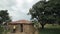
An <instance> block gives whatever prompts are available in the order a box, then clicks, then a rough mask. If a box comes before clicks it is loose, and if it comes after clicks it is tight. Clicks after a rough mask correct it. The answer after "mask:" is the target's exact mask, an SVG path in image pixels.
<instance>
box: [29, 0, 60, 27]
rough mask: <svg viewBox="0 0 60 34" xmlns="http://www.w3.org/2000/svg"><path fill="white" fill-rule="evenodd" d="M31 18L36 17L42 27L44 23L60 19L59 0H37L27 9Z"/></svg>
mask: <svg viewBox="0 0 60 34" xmlns="http://www.w3.org/2000/svg"><path fill="white" fill-rule="evenodd" d="M29 13H30V14H31V17H32V18H31V19H34V18H36V19H37V20H38V22H40V24H41V25H42V28H44V25H45V24H46V23H55V22H56V21H57V22H58V21H60V18H59V17H60V0H57V1H56V0H49V1H39V2H37V3H36V4H35V5H33V7H32V8H31V9H30V10H29Z"/></svg>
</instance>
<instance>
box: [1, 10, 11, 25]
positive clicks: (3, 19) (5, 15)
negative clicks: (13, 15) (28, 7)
mask: <svg viewBox="0 0 60 34" xmlns="http://www.w3.org/2000/svg"><path fill="white" fill-rule="evenodd" d="M7 21H11V19H10V17H9V13H8V12H7V10H0V24H1V23H3V22H7Z"/></svg>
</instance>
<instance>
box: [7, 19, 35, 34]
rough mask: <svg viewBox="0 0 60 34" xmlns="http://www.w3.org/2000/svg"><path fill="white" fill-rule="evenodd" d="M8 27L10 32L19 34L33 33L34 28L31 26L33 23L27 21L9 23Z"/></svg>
mask: <svg viewBox="0 0 60 34" xmlns="http://www.w3.org/2000/svg"><path fill="white" fill-rule="evenodd" d="M8 26H9V29H10V30H11V31H10V32H14V33H19V34H22V33H24V34H34V33H35V28H34V26H33V23H32V22H31V21H28V20H19V21H14V22H10V23H9V24H8ZM14 28H15V30H14Z"/></svg>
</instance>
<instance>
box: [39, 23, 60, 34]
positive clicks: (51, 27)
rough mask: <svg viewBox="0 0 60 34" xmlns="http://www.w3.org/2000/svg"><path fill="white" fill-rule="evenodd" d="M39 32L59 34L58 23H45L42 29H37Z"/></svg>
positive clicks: (42, 33)
mask: <svg viewBox="0 0 60 34" xmlns="http://www.w3.org/2000/svg"><path fill="white" fill-rule="evenodd" d="M39 34H60V25H52V24H47V25H45V28H44V29H40V30H39Z"/></svg>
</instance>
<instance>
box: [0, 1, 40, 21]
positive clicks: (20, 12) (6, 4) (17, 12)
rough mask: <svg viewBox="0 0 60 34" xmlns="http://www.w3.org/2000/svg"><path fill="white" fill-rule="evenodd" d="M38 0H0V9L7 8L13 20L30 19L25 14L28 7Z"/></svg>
mask: <svg viewBox="0 0 60 34" xmlns="http://www.w3.org/2000/svg"><path fill="white" fill-rule="evenodd" d="M38 1H39V0H0V10H8V12H9V15H10V16H11V19H12V20H13V21H16V20H21V19H26V20H30V18H31V17H30V16H29V15H27V13H28V12H29V9H30V8H31V7H32V6H33V5H34V4H35V3H36V2H38Z"/></svg>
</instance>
